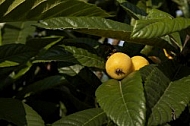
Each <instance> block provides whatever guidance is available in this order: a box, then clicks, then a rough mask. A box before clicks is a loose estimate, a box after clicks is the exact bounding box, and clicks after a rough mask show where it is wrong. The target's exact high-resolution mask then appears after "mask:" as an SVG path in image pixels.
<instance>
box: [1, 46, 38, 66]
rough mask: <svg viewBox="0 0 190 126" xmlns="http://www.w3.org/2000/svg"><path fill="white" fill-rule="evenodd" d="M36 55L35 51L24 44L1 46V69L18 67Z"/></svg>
mask: <svg viewBox="0 0 190 126" xmlns="http://www.w3.org/2000/svg"><path fill="white" fill-rule="evenodd" d="M35 54H36V51H35V50H34V49H31V48H29V47H28V46H26V45H23V44H7V45H3V46H0V67H10V66H16V65H19V64H21V63H24V62H26V61H28V60H29V59H30V58H31V57H33V56H34V55H35Z"/></svg>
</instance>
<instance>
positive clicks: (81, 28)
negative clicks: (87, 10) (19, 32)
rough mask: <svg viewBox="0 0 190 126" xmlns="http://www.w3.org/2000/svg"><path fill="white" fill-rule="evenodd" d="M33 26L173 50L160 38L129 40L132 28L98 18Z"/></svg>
mask: <svg viewBox="0 0 190 126" xmlns="http://www.w3.org/2000/svg"><path fill="white" fill-rule="evenodd" d="M35 25H36V26H38V27H41V28H46V29H53V30H63V29H72V30H75V31H78V32H82V33H86V34H91V35H96V36H101V37H102V36H104V37H107V38H116V39H119V40H124V41H127V42H131V43H138V44H143V45H152V46H158V47H162V48H168V49H170V50H174V47H172V46H171V45H170V44H169V43H168V42H167V41H165V40H163V39H160V38H153V39H152V38H151V39H139V38H137V39H131V38H130V35H131V32H132V26H130V25H128V24H124V23H120V22H117V21H112V20H109V19H104V18H100V17H59V18H52V19H47V20H44V21H41V22H40V23H38V24H35Z"/></svg>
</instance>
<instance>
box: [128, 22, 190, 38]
mask: <svg viewBox="0 0 190 126" xmlns="http://www.w3.org/2000/svg"><path fill="white" fill-rule="evenodd" d="M189 26H190V19H187V18H174V19H168V18H163V19H147V20H137V21H136V23H135V25H134V28H133V32H132V34H131V37H132V38H147V39H148V38H156V37H162V36H164V35H167V34H171V33H173V32H177V31H181V30H183V29H186V28H188V27H189Z"/></svg>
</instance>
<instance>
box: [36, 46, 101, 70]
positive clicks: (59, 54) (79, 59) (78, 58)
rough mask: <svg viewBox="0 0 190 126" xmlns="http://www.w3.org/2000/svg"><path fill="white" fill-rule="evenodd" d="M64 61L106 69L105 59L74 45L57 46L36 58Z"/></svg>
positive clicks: (45, 60)
mask: <svg viewBox="0 0 190 126" xmlns="http://www.w3.org/2000/svg"><path fill="white" fill-rule="evenodd" d="M53 60H56V61H64V62H71V63H77V64H81V65H83V66H87V67H96V68H100V69H104V59H102V58H101V57H99V56H98V55H97V54H93V53H91V52H89V51H88V50H86V49H82V48H77V47H74V46H65V45H60V46H55V47H53V48H50V49H49V50H47V52H46V53H45V54H43V55H41V56H39V57H37V58H36V59H35V60H34V63H36V62H49V61H53Z"/></svg>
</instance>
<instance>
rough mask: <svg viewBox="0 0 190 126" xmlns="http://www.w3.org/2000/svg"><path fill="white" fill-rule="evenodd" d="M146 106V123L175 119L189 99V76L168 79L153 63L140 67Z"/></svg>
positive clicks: (153, 123) (154, 123) (152, 123)
mask: <svg viewBox="0 0 190 126" xmlns="http://www.w3.org/2000/svg"><path fill="white" fill-rule="evenodd" d="M141 74H142V77H143V81H144V82H145V83H144V88H145V94H146V99H147V100H146V101H147V107H148V110H149V111H148V117H149V119H148V125H161V124H164V123H166V122H170V121H172V120H175V119H177V118H178V117H179V116H180V114H181V113H182V111H183V110H184V109H185V107H186V106H187V104H188V103H189V101H190V97H189V96H190V93H189V92H190V86H189V82H190V77H189V76H188V77H184V78H182V79H180V80H176V81H173V82H172V81H170V79H169V78H168V77H167V76H165V75H164V74H163V73H162V71H160V70H159V69H158V68H157V67H155V66H153V65H149V66H146V67H144V68H143V69H141Z"/></svg>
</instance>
